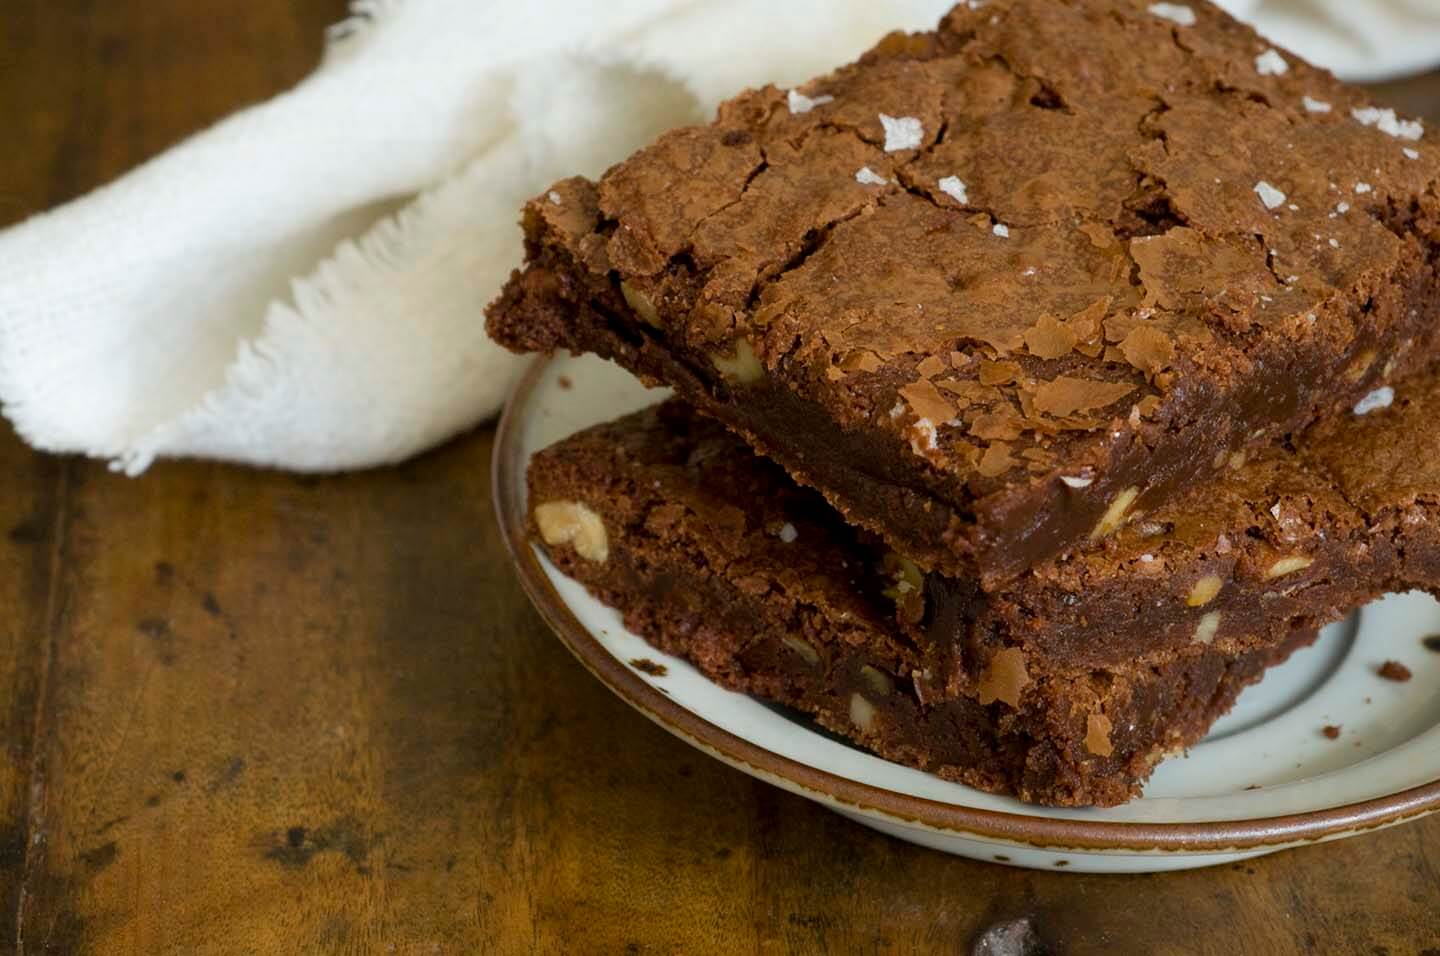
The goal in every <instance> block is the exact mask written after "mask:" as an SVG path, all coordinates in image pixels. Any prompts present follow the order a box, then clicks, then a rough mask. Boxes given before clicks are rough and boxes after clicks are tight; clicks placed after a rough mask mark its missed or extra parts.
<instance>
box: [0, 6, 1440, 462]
mask: <svg viewBox="0 0 1440 956" xmlns="http://www.w3.org/2000/svg"><path fill="white" fill-rule="evenodd" d="M950 5H951V0H888V2H884V3H876V2H870V0H785V2H783V3H776V2H773V0H765V2H762V0H609V2H606V3H603V4H602V3H589V2H566V0H528V2H526V3H512V2H506V0H355V2H354V4H353V9H354V15H353V16H352V17H351V18H350V19H349V20H347V21H346V22H344V23H342V24H340V25H339V26H337V27H336V28H335V30H334V31H333V35H332V38H331V42H330V46H329V50H328V53H327V55H326V57H325V61H324V63H323V64H322V65H321V67H320V68H319V69H318V70H317V71H316V72H315V73H314V74H313V75H312V76H311V77H310V78H308V79H307V80H305V81H304V82H302V83H301V84H300V85H298V86H297V87H296V88H295V89H293V90H291V91H289V92H287V93H285V94H282V95H281V96H278V97H276V98H275V99H273V100H271V101H269V102H268V103H265V104H262V105H260V106H257V107H254V108H252V109H249V110H246V111H244V112H241V113H238V114H236V115H235V116H233V117H231V118H230V119H228V120H226V121H224V122H222V123H220V124H219V125H217V126H215V127H214V128H212V129H210V130H207V131H205V132H203V133H200V134H198V135H196V136H194V137H193V138H191V139H190V140H188V141H186V142H184V143H182V144H180V145H179V146H176V147H175V148H173V149H171V150H170V151H169V152H167V153H165V154H163V155H161V156H160V157H158V158H156V159H155V160H153V161H151V162H149V163H147V164H145V165H143V166H141V167H140V168H138V169H136V170H135V171H133V172H132V173H130V174H128V175H127V176H125V177H123V178H121V179H120V180H118V181H116V182H115V183H113V184H111V185H109V186H107V187H104V188H102V189H100V190H97V191H96V192H94V193H92V194H90V195H89V196H86V197H84V198H82V199H79V200H77V201H75V202H72V203H70V204H68V205H66V206H64V207H62V208H60V209H57V210H55V211H52V212H50V213H48V214H45V215H41V216H38V217H35V218H34V219H31V220H30V221H28V222H25V223H23V224H21V225H19V226H16V227H14V228H12V229H10V230H8V231H7V232H4V233H0V403H3V406H4V411H5V414H6V415H7V416H8V417H9V418H10V420H11V421H12V422H13V423H14V425H15V427H16V428H17V430H18V431H19V432H20V434H21V435H22V436H24V437H25V438H26V439H27V440H28V441H30V442H31V443H32V444H34V445H35V446H36V447H38V448H41V449H45V450H50V451H64V452H83V453H85V454H89V455H94V456H100V457H105V458H109V459H111V460H112V461H113V462H114V463H115V465H116V466H117V467H121V468H124V469H125V470H126V471H128V472H130V473H132V474H136V473H139V472H140V471H142V470H144V469H145V468H146V467H147V466H148V465H149V464H150V462H152V461H153V460H154V459H155V458H156V457H159V456H201V457H213V458H220V459H226V460H231V461H239V462H247V463H251V464H257V465H273V466H279V467H286V468H293V469H298V470H338V469H348V468H357V467H363V466H367V465H373V464H380V463H385V462H391V461H396V460H399V459H403V458H405V457H408V456H410V455H412V454H414V453H416V452H418V451H421V450H423V449H425V448H427V447H429V446H431V445H434V444H436V443H438V442H440V441H443V440H444V439H446V438H448V437H450V436H451V435H453V434H455V433H457V432H459V431H460V430H462V429H464V428H466V427H468V426H470V425H472V424H474V423H475V422H477V421H480V420H483V419H484V418H486V417H487V416H490V415H492V414H494V412H495V410H496V408H497V407H498V405H499V403H500V401H501V400H502V398H503V396H504V394H505V392H506V390H507V388H508V387H509V385H510V384H511V382H512V380H513V378H514V375H515V372H516V370H517V367H518V360H517V359H516V358H515V357H513V356H511V355H509V354H508V353H505V352H503V351H501V350H500V349H499V348H498V347H496V346H495V345H493V344H492V343H491V342H489V341H488V340H487V339H486V337H485V334H484V330H483V327H482V325H483V323H482V319H481V309H482V308H483V306H484V305H485V303H486V302H488V301H489V300H490V298H491V297H492V296H493V295H494V294H495V293H496V292H497V291H498V290H499V287H500V285H501V283H502V282H503V281H504V279H505V277H506V276H507V275H508V273H509V271H510V269H511V268H513V267H514V266H515V265H517V264H518V263H519V260H520V258H521V244H520V234H519V230H518V227H517V226H516V225H515V221H516V218H517V214H518V210H519V207H520V205H521V203H522V202H523V201H524V200H525V199H526V198H528V197H529V196H531V195H533V194H534V193H536V192H538V191H539V190H540V189H542V188H544V186H545V185H547V184H548V183H549V182H551V181H552V180H554V179H557V178H559V177H561V176H564V175H568V174H571V173H577V172H578V173H586V174H591V175H594V174H597V173H599V172H600V171H601V170H603V169H604V168H605V167H606V166H607V165H609V164H610V163H612V162H615V161H617V160H619V159H621V158H622V157H624V156H625V155H627V154H628V153H630V152H631V151H632V150H634V149H635V148H637V147H639V146H640V145H642V144H644V143H645V142H646V141H648V140H649V139H651V138H652V137H653V136H654V135H656V134H657V133H659V132H660V131H661V130H663V129H666V128H669V127H671V126H674V125H678V124H680V123H684V122H689V121H694V120H697V119H701V118H703V117H704V116H706V115H707V114H709V113H710V112H711V111H712V110H713V108H714V106H715V104H716V103H718V102H719V101H720V100H721V99H724V98H725V97H727V96H729V95H731V94H733V93H734V92H736V91H737V90H739V89H741V88H742V87H745V86H750V85H756V84H760V83H766V82H774V83H778V84H780V85H782V86H789V85H792V84H795V83H798V82H800V81H802V80H804V79H806V78H807V77H809V76H812V75H815V74H818V73H821V72H824V71H825V70H827V69H829V68H831V67H833V66H834V65H836V64H838V63H842V62H845V61H847V60H849V59H851V58H853V57H854V56H855V55H856V54H858V53H859V52H860V51H862V50H863V49H865V48H866V47H867V46H868V45H869V44H871V43H873V42H874V41H875V40H876V39H877V38H878V37H879V36H880V35H882V34H883V33H884V32H886V31H887V30H889V29H895V28H905V29H923V28H927V27H929V26H932V25H933V24H934V23H935V22H936V21H937V20H938V18H939V17H940V15H941V14H942V13H943V12H944V11H945V9H947V8H948V7H949V6H950ZM1229 5H1230V6H1232V7H1235V8H1237V9H1238V10H1239V11H1240V12H1242V13H1246V14H1249V15H1251V16H1253V17H1254V18H1256V20H1257V22H1258V23H1260V25H1261V26H1262V28H1267V29H1270V30H1271V32H1272V33H1273V35H1274V37H1275V38H1276V39H1277V40H1279V41H1281V42H1286V41H1289V42H1290V43H1292V44H1293V45H1294V46H1296V47H1297V48H1298V49H1300V50H1301V51H1302V52H1305V53H1308V54H1309V55H1310V56H1311V57H1312V58H1314V59H1316V60H1318V61H1320V62H1322V63H1328V64H1330V65H1333V66H1336V67H1338V68H1340V69H1342V70H1343V71H1346V72H1349V73H1352V74H1367V75H1368V74H1375V73H1378V72H1383V71H1385V70H1388V69H1391V68H1394V69H1400V68H1411V67H1418V66H1420V65H1422V61H1423V60H1424V58H1425V56H1426V55H1429V56H1431V57H1433V58H1434V59H1437V60H1440V11H1437V9H1436V5H1435V4H1431V3H1429V2H1426V0H1376V2H1373V3H1361V2H1355V0H1284V2H1281V0H1229ZM1361 7H1365V8H1367V9H1369V10H1370V11H1371V12H1370V14H1369V15H1366V16H1360V15H1356V13H1355V11H1356V10H1357V9H1358V8H1361ZM1306 11H1308V12H1306ZM21 145H22V146H23V144H21Z"/></svg>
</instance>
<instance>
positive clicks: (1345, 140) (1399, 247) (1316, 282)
mask: <svg viewBox="0 0 1440 956" xmlns="http://www.w3.org/2000/svg"><path fill="white" fill-rule="evenodd" d="M1437 178H1440V152H1437V150H1436V148H1435V147H1434V145H1433V144H1432V143H1431V142H1430V141H1429V138H1427V137H1426V136H1425V131H1424V129H1423V127H1422V126H1421V124H1420V123H1419V122H1415V121H1408V120H1404V119H1402V118H1400V117H1397V116H1396V115H1395V114H1394V113H1393V112H1391V111H1388V110H1383V109H1379V108H1377V107H1375V106H1374V105H1373V104H1372V103H1371V102H1370V101H1369V100H1367V99H1366V98H1365V96H1364V95H1363V94H1362V93H1360V92H1359V91H1357V90H1355V89H1353V88H1350V87H1348V86H1345V85H1343V84H1341V83H1339V82H1337V81H1336V80H1335V79H1334V78H1333V77H1331V76H1330V75H1329V74H1327V73H1325V72H1323V71H1321V70H1317V69H1315V68H1313V67H1311V66H1309V65H1307V64H1306V63H1304V62H1303V61H1301V60H1300V59H1299V58H1297V57H1295V56H1293V55H1291V54H1289V53H1286V52H1283V51H1278V50H1275V49H1274V48H1272V47H1271V45H1270V44H1269V43H1268V42H1266V41H1265V40H1263V39H1261V38H1260V37H1259V36H1257V35H1256V34H1255V33H1254V32H1252V31H1251V30H1249V29H1248V28H1246V27H1244V26H1242V25H1241V24H1239V23H1237V22H1236V21H1234V20H1232V19H1230V18H1228V17H1227V16H1226V15H1224V14H1223V13H1221V12H1220V11H1218V10H1217V9H1215V8H1214V7H1212V6H1211V5H1209V4H1208V3H1204V2H1194V3H1189V4H1184V5H1180V4H1169V5H1152V4H1147V3H1146V2H1145V0H1129V2H1127V0H1067V2H1060V0H991V2H987V3H984V4H969V3H962V4H960V5H959V6H958V7H956V8H955V9H954V10H953V11H952V12H951V13H950V14H949V15H948V16H947V17H946V18H945V19H944V20H943V21H942V22H941V24H940V25H939V27H938V29H936V30H935V31H934V32H931V33H925V34H918V35H899V34H897V35H892V36H890V37H887V38H885V39H884V40H882V41H881V42H880V43H879V45H877V46H876V47H875V48H874V49H873V50H872V51H870V52H869V53H867V54H866V55H865V56H864V57H862V58H861V59H860V61H859V62H858V63H856V64H853V65H851V66H847V67H844V68H842V69H839V70H837V71H836V72H834V73H833V74H830V75H828V76H825V77H821V78H819V79H816V80H814V81H812V82H811V83H808V84H806V85H805V86H803V87H802V88H800V89H796V90H789V91H785V90H780V89H776V88H774V87H766V88H763V89H760V90H753V91H749V92H746V93H743V94H741V95H740V96H738V97H736V98H735V99H733V100H731V101H729V102H728V103H726V104H724V105H722V106H721V108H720V110H719V113H718V116H717V117H716V119H715V121H714V122H713V123H711V124H709V125H704V126H696V127H689V128H685V129H679V130H675V131H673V132H671V133H668V134H666V135H664V136H662V137H661V138H660V139H659V140H658V141H657V142H656V143H655V144H654V145H652V146H650V147H648V148H646V149H644V150H642V151H641V152H639V153H637V154H636V155H635V156H634V157H632V158H631V159H629V160H627V161H625V162H623V163H621V164H619V165H618V166H615V167H614V168H612V169H611V170H609V171H608V172H607V173H606V174H605V175H604V176H603V177H602V178H601V179H600V180H599V181H598V182H591V181H588V180H585V179H568V180H565V181H563V182H560V183H557V184H556V185H555V186H554V187H553V188H552V189H550V190H547V191H546V193H545V194H543V195H542V196H540V197H539V198H537V199H536V200H534V201H533V202H531V203H530V204H529V205H528V206H527V207H526V209H525V213H524V228H525V234H526V239H527V250H528V264H527V266H526V268H525V269H524V270H523V271H522V272H519V273H517V274H516V275H515V276H514V277H513V278H512V280H511V282H510V283H509V285H508V286H507V288H506V290H505V291H504V293H503V295H502V296H501V298H500V299H499V300H498V301H497V302H496V303H495V304H493V305H492V307H491V309H490V318H489V329H490V331H491V334H492V335H493V336H494V337H495V338H496V339H497V340H499V341H501V342H502V343H504V344H506V345H507V346H509V347H512V348H515V349H520V350H533V351H548V350H552V349H555V348H569V349H572V350H588V351H595V352H598V353H600V354H602V355H605V356H608V357H611V358H613V359H615V360H617V361H619V362H620V363H621V364H623V365H625V366H627V367H628V368H630V369H632V370H633V371H635V372H637V373H638V374H640V375H641V377H642V378H645V379H646V380H648V381H651V382H656V383H664V384H668V385H671V386H673V387H675V388H676V389H677V391H678V392H679V394H680V395H682V396H683V397H684V398H685V399H686V400H687V401H689V402H691V403H692V404H694V405H695V406H696V407H698V408H699V409H701V410H702V411H704V412H706V413H707V414H710V415H713V416H715V417H716V418H718V419H720V420H721V421H723V422H724V423H725V424H726V425H728V426H729V427H730V428H732V429H734V430H735V431H736V432H737V433H738V434H740V435H741V436H742V437H743V438H744V439H745V440H746V441H747V442H748V443H749V444H750V445H751V446H752V447H754V448H755V449H757V450H758V451H760V452H761V453H763V454H765V455H768V456H770V457H772V458H774V459H775V460H776V461H778V462H780V463H781V464H782V465H783V466H784V467H785V469H786V470H787V471H788V472H789V473H790V474H791V475H792V476H793V477H795V478H796V479H798V480H799V481H800V482H802V483H804V484H807V485H811V486H814V487H816V488H818V489H819V490H821V491H822V492H823V493H824V494H825V496H826V497H827V498H828V499H829V500H830V501H831V502H832V503H833V504H834V505H835V506H836V507H837V508H838V509H839V510H840V511H841V512H842V513H843V514H844V515H845V517H846V518H847V520H849V521H851V522H853V523H855V524H858V525H861V526H863V527H865V528H867V529H869V530H871V531H873V532H876V533H877V534H879V535H881V536H883V537H884V538H885V539H886V540H887V541H888V542H889V543H890V545H891V546H892V547H893V548H894V549H895V550H896V551H898V552H899V553H901V554H904V555H905V556H906V557H907V558H908V559H909V560H911V561H913V562H915V563H916V564H917V565H919V566H920V567H921V568H923V569H925V570H932V569H933V570H939V571H941V572H944V573H945V574H948V575H950V576H952V577H955V578H963V579H965V580H967V581H971V582H974V583H976V584H977V586H980V587H983V588H986V589H991V588H994V587H997V586H999V585H1000V584H1003V583H1004V582H1005V581H1007V580H1010V579H1013V578H1014V577H1016V576H1017V575H1019V574H1020V573H1021V572H1023V571H1025V570H1026V569H1028V568H1031V567H1034V566H1036V565H1039V564H1042V563H1044V562H1045V561H1047V560H1048V559H1052V558H1054V557H1056V556H1057V555H1061V554H1064V553H1067V552H1069V551H1071V550H1074V549H1075V548H1076V547H1077V546H1084V545H1092V546H1093V545H1094V544H1096V543H1098V542H1099V541H1101V540H1103V539H1105V538H1107V537H1109V536H1111V535H1112V534H1114V533H1115V532H1116V531H1118V530H1119V529H1121V528H1122V527H1125V526H1127V525H1134V524H1136V523H1137V522H1141V521H1143V519H1144V516H1145V515H1146V514H1147V513H1153V512H1154V511H1155V509H1157V508H1159V507H1161V506H1163V505H1164V504H1165V503H1166V502H1168V501H1172V500H1173V499H1174V498H1175V497H1176V496H1177V495H1180V494H1182V493H1184V492H1186V491H1188V490H1190V489H1192V488H1194V487H1196V486H1200V485H1204V484H1205V483H1206V482H1207V481H1209V480H1213V478H1214V476H1217V475H1221V474H1224V473H1225V472H1226V471H1227V469H1229V462H1231V461H1232V460H1234V459H1235V458H1236V456H1242V455H1245V454H1247V453H1248V452H1247V449H1250V448H1256V447H1260V446H1263V445H1267V444H1272V443H1274V442H1276V441H1278V440H1281V439H1282V438H1283V437H1284V436H1285V435H1288V434H1290V433H1293V432H1295V431H1297V430H1299V429H1301V428H1302V427H1304V426H1306V425H1307V424H1309V423H1310V422H1312V421H1314V420H1316V419H1317V418H1318V417H1321V416H1323V415H1324V414H1326V413H1328V412H1329V411H1331V410H1333V409H1336V408H1342V409H1343V408H1347V407H1349V406H1350V405H1353V404H1354V403H1355V402H1356V401H1358V400H1359V399H1360V398H1361V397H1362V396H1364V395H1366V394H1369V393H1371V392H1372V391H1374V390H1375V389H1376V388H1377V387H1380V386H1381V385H1382V384H1384V383H1385V382H1388V381H1393V380H1395V379H1396V378H1397V377H1398V376H1402V375H1404V374H1406V373H1407V372H1408V371H1412V370H1414V369H1417V368H1419V367H1421V366H1422V365H1423V364H1424V363H1425V362H1426V361H1427V359H1428V357H1429V356H1430V355H1431V354H1432V353H1433V352H1434V351H1435V344H1436V329H1437V328H1440V278H1437V274H1436V261H1437V253H1440V197H1437V186H1436V183H1437Z"/></svg>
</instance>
